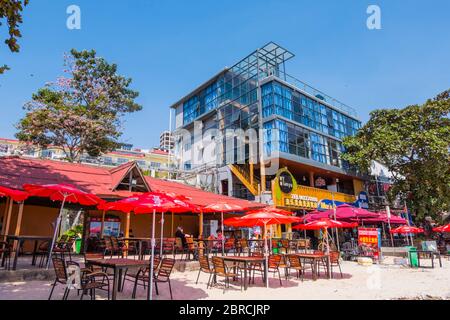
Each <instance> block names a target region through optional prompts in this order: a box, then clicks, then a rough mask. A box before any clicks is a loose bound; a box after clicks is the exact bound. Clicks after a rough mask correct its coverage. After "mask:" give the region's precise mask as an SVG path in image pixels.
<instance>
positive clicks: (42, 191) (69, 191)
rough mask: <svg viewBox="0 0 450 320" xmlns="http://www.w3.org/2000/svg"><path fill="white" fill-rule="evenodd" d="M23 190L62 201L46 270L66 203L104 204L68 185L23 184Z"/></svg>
mask: <svg viewBox="0 0 450 320" xmlns="http://www.w3.org/2000/svg"><path fill="white" fill-rule="evenodd" d="M23 188H24V190H25V191H26V192H28V194H29V195H30V196H33V197H43V198H50V200H53V201H62V203H61V209H60V210H59V215H58V218H57V219H56V226H55V231H54V233H53V239H52V244H51V246H50V250H49V253H48V257H49V259H48V262H47V269H48V267H49V265H50V258H51V256H52V251H53V246H54V245H55V241H56V236H57V233H58V230H59V225H60V224H61V216H62V210H63V209H64V204H65V203H66V202H70V203H79V204H81V205H84V206H94V205H98V204H100V203H102V202H104V201H103V200H102V199H100V198H99V197H97V196H96V195H94V194H90V193H87V192H84V191H82V190H79V189H77V188H76V187H75V186H72V185H70V184H46V185H33V184H24V185H23Z"/></svg>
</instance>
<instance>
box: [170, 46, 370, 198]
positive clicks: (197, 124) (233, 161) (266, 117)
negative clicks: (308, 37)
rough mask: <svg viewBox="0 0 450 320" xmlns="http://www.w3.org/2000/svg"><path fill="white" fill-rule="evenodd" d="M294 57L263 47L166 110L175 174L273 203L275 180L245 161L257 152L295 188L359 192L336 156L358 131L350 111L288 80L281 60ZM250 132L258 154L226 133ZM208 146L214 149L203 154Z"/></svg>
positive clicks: (351, 172) (279, 49)
mask: <svg viewBox="0 0 450 320" xmlns="http://www.w3.org/2000/svg"><path fill="white" fill-rule="evenodd" d="M293 57H294V54H292V53H291V52H289V51H288V50H286V49H284V48H282V47H281V46H279V45H277V44H275V43H273V42H271V43H268V44H267V45H265V46H263V47H262V48H259V49H257V50H255V51H254V52H252V53H251V54H250V55H248V56H247V57H245V58H244V59H242V60H241V61H239V62H238V63H236V64H235V65H234V66H232V67H231V68H225V69H224V70H223V71H221V72H219V73H218V74H217V75H215V76H214V77H212V78H211V79H210V80H208V81H207V82H205V83H204V84H202V85H201V86H199V87H198V88H197V89H195V90H194V91H192V92H191V93H189V94H188V95H186V96H185V97H183V98H182V99H180V100H179V101H178V102H176V103H175V104H173V105H172V106H171V108H172V109H173V110H175V111H174V113H175V116H174V127H175V132H176V133H178V134H175V136H176V138H175V155H176V158H177V161H178V162H177V163H178V167H179V169H180V170H182V171H185V172H189V171H194V172H196V174H197V175H200V176H201V175H202V171H203V170H205V169H206V168H209V169H211V168H215V169H216V172H217V177H215V178H214V179H212V180H214V181H212V180H211V179H210V180H211V181H212V182H211V183H214V184H215V189H216V191H217V192H220V193H223V194H228V195H233V196H238V197H243V198H248V199H253V198H256V199H261V198H262V197H261V195H263V197H264V198H265V201H273V202H274V203H276V200H277V199H274V198H275V197H276V195H275V194H274V193H275V190H274V183H275V182H274V181H278V179H277V178H278V177H279V174H278V173H274V172H268V171H270V170H268V169H267V167H269V165H266V166H261V165H260V163H261V162H260V161H257V162H256V163H255V162H254V161H252V159H254V158H253V157H254V156H255V153H256V154H258V156H257V157H256V158H257V159H258V160H259V159H260V157H261V153H262V154H263V155H264V157H265V159H266V160H267V159H272V160H276V161H273V162H276V163H277V165H278V166H279V168H280V169H286V168H287V169H288V171H289V174H291V176H292V178H293V179H294V180H295V182H296V185H299V186H305V187H309V188H312V189H320V190H327V191H330V192H332V193H343V194H348V195H355V194H358V193H359V192H360V191H362V187H361V186H362V185H363V182H362V180H361V178H360V177H359V176H358V175H357V173H356V172H355V171H354V170H352V169H351V168H350V167H349V166H348V165H347V164H346V163H345V162H344V161H342V160H341V156H340V155H341V153H342V151H343V146H342V139H343V138H344V137H345V136H349V135H354V134H355V133H356V132H357V130H358V129H359V128H360V126H361V122H360V121H359V120H358V118H357V116H356V112H355V110H354V109H352V108H350V107H348V106H347V105H345V104H343V103H341V102H339V101H338V100H336V99H334V98H332V97H330V96H328V95H327V94H325V93H323V92H321V91H319V90H316V89H314V88H313V87H311V86H309V85H307V84H305V83H304V82H302V81H300V80H298V79H296V78H294V77H292V76H290V75H288V74H287V73H286V62H287V61H288V60H290V59H291V58H293ZM251 129H254V132H256V135H257V138H258V144H257V148H256V149H257V150H255V148H254V147H253V146H252V145H251V143H248V137H247V136H245V138H244V139H242V137H240V136H238V135H237V136H236V135H235V136H233V135H230V134H228V133H227V132H230V131H231V130H235V131H236V130H237V131H239V130H243V131H246V132H247V131H248V130H251ZM211 132H213V133H211ZM210 140H214V141H215V142H216V147H215V149H214V151H213V152H206V149H207V146H206V145H208V144H209V142H208V141H210ZM242 140H244V141H243V142H242ZM205 141H206V142H205ZM242 148H243V149H242ZM242 150H244V151H245V152H244V153H243V154H242V152H239V151H242ZM208 172H209V173H208V175H210V172H212V171H211V170H209V171H208ZM209 178H210V177H209ZM305 190H309V189H308V188H305ZM309 191H311V192H312V191H314V190H309ZM330 196H332V197H333V195H332V194H331V195H330ZM300 207H301V206H300Z"/></svg>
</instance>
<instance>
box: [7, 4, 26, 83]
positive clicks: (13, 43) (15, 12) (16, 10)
mask: <svg viewBox="0 0 450 320" xmlns="http://www.w3.org/2000/svg"><path fill="white" fill-rule="evenodd" d="M28 1H29V0H23V1H22V0H0V26H1V25H2V22H1V20H2V19H6V24H7V26H8V34H9V38H8V39H6V40H5V43H6V44H7V45H8V47H9V50H10V51H11V52H19V49H20V46H19V43H18V42H17V39H18V38H20V37H22V34H21V33H20V30H19V25H20V24H21V23H22V22H23V20H22V11H23V8H24V7H25V6H26V5H28ZM6 70H9V67H8V66H7V65H3V66H0V74H2V73H4V72H5V71H6Z"/></svg>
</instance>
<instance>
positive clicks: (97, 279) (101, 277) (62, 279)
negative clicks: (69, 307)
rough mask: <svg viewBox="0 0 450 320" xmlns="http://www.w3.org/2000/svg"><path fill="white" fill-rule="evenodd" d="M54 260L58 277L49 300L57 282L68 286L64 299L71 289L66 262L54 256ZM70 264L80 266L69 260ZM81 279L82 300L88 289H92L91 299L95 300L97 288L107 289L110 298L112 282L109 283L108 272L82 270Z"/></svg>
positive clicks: (49, 298)
mask: <svg viewBox="0 0 450 320" xmlns="http://www.w3.org/2000/svg"><path fill="white" fill-rule="evenodd" d="M52 261H53V267H54V270H55V275H56V278H55V281H54V282H53V285H52V289H51V291H50V295H49V297H48V300H51V298H52V294H53V291H54V289H55V287H56V284H58V283H59V284H62V285H65V286H66V288H65V290H64V294H63V300H67V298H68V296H69V292H70V289H69V286H68V281H69V276H68V274H67V267H66V263H65V261H64V260H63V259H61V258H56V257H53V258H52ZM70 264H72V265H76V266H78V267H79V265H78V264H77V263H76V262H71V261H69V262H68V265H70ZM80 280H81V281H80V285H81V288H79V289H78V291H80V290H81V291H82V294H81V298H80V300H82V299H83V296H84V294H85V293H86V292H87V291H88V290H89V291H90V294H91V300H95V290H96V289H100V290H105V291H107V295H108V300H109V293H110V283H109V279H108V275H107V274H106V273H103V272H82V274H81V279H80ZM105 288H106V289H105Z"/></svg>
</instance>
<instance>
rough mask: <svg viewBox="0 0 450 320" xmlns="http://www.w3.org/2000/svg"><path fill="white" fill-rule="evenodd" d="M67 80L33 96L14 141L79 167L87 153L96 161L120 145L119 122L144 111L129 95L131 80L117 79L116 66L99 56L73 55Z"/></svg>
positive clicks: (92, 53) (132, 93)
mask: <svg viewBox="0 0 450 320" xmlns="http://www.w3.org/2000/svg"><path fill="white" fill-rule="evenodd" d="M66 67H67V68H68V69H67V70H66V72H67V73H69V75H70V77H69V78H59V79H58V81H57V82H56V83H52V84H48V85H47V86H46V87H44V88H42V89H40V90H39V91H38V92H37V93H35V94H33V96H32V100H31V101H30V102H28V103H27V104H26V105H25V107H24V109H25V110H26V111H27V113H26V115H25V117H24V118H23V119H21V120H20V122H19V123H18V124H17V129H18V130H19V132H18V133H17V134H16V137H17V138H18V139H19V140H21V141H24V142H31V143H33V144H35V145H38V146H40V147H42V148H46V147H48V146H49V145H52V146H55V147H59V148H61V150H63V152H64V154H65V156H66V159H67V160H68V161H71V162H74V161H79V159H80V157H81V155H82V154H83V153H87V154H89V155H90V156H92V157H97V156H99V155H101V154H102V153H105V152H108V151H111V150H113V149H115V148H116V147H117V146H118V145H119V141H118V139H119V137H120V136H121V134H122V132H121V131H120V128H121V122H120V117H121V116H122V115H123V114H125V113H129V112H134V111H138V110H141V109H142V107H141V106H140V105H139V104H137V103H136V102H135V101H134V99H135V98H136V97H137V96H138V95H139V93H138V92H136V91H133V90H131V89H129V88H128V87H129V85H130V83H131V79H127V78H124V77H122V76H120V75H118V74H117V66H116V65H115V64H109V63H108V62H107V61H106V60H104V59H103V58H99V57H97V56H96V53H95V51H81V52H78V51H76V50H72V51H71V54H70V55H69V56H67V57H66Z"/></svg>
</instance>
